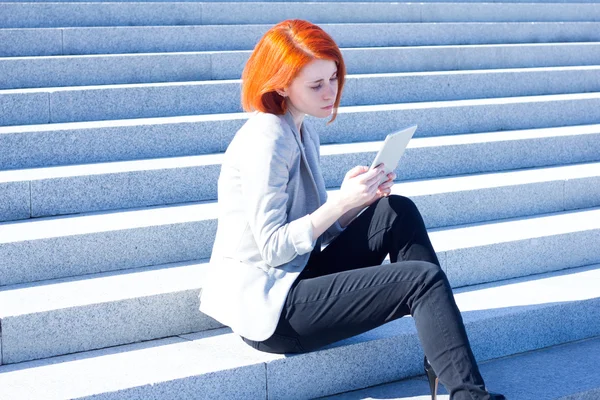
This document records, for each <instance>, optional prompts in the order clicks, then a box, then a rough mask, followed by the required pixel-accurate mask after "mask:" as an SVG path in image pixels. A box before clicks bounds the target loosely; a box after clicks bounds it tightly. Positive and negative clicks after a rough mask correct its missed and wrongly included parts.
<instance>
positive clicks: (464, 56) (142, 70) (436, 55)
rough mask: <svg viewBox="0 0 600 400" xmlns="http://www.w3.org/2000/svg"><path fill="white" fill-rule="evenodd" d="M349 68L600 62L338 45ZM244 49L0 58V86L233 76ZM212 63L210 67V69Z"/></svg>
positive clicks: (549, 52)
mask: <svg viewBox="0 0 600 400" xmlns="http://www.w3.org/2000/svg"><path fill="white" fill-rule="evenodd" d="M342 53H343V55H344V60H345V62H346V68H347V71H348V73H349V74H367V73H390V72H424V71H451V70H461V69H493V68H529V67H553V66H577V65H579V66H583V65H598V64H600V44H598V43H540V44H535V43H524V44H518V45H479V46H418V47H386V48H375V47H373V48H359V49H351V48H346V49H342ZM249 54H250V51H249V50H244V51H226V52H195V53H163V54H160V53H159V54H121V55H117V54H115V55H110V56H103V55H94V56H64V57H52V58H3V59H0V72H1V73H0V89H12V88H27V87H32V88H40V87H52V86H80V85H100V84H119V83H122V84H127V83H149V82H176V81H197V80H209V79H239V78H240V76H241V74H242V70H243V68H244V65H245V64H246V60H247V59H248V56H249ZM211 64H212V71H211Z"/></svg>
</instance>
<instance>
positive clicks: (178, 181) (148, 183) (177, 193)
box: [31, 164, 221, 217]
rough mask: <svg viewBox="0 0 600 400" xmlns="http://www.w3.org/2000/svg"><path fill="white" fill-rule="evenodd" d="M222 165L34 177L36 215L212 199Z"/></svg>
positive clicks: (33, 192)
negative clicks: (49, 177) (38, 178)
mask: <svg viewBox="0 0 600 400" xmlns="http://www.w3.org/2000/svg"><path fill="white" fill-rule="evenodd" d="M220 168H221V167H220V165H219V164H213V165H204V166H201V167H188V168H186V167H181V168H168V169H158V170H148V171H128V172H122V173H104V174H98V175H95V174H89V175H83V176H69V177H64V178H51V179H43V180H36V181H32V182H31V205H32V208H31V211H32V216H34V217H39V216H51V215H64V214H76V213H80V212H90V211H101V210H114V209H121V208H134V207H143V206H152V205H163V204H173V203H185V202H194V201H202V200H211V199H214V198H215V197H216V196H215V194H216V193H217V178H218V176H219V171H220Z"/></svg>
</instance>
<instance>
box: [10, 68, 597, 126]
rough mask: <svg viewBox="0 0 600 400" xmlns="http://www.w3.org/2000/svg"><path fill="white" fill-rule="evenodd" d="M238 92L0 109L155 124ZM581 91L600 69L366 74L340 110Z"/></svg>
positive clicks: (15, 96)
mask: <svg viewBox="0 0 600 400" xmlns="http://www.w3.org/2000/svg"><path fill="white" fill-rule="evenodd" d="M240 90H241V89H240V80H221V81H200V82H182V83H173V82H171V83H147V84H130V85H103V86H80V87H65V88H48V89H12V90H0V104H2V103H4V104H10V103H13V104H19V105H22V106H23V107H25V109H27V110H29V111H30V113H28V114H27V115H26V116H23V108H20V107H19V108H13V110H14V113H15V114H16V115H11V114H10V113H5V115H4V116H3V117H2V119H4V120H7V121H11V120H13V121H14V120H18V119H19V118H27V117H28V116H30V118H31V120H32V121H35V122H34V123H37V122H38V121H40V120H43V119H44V117H47V118H48V121H47V122H50V123H62V122H82V121H99V120H114V119H125V118H155V117H170V116H182V115H199V114H213V113H235V112H241V111H242V107H241V104H240V98H239V93H240ZM586 92H600V66H577V67H545V68H517V69H499V70H475V71H443V72H403V73H393V74H363V75H350V76H348V78H347V82H346V85H345V87H344V96H343V97H342V101H341V106H360V105H368V106H372V105H379V104H395V103H413V102H431V101H451V100H462V99H479V98H494V97H519V96H540V95H551V94H574V93H586ZM140 99H143V101H140ZM199 99H202V100H199ZM1 122H2V120H0V123H1ZM25 124H27V122H25ZM7 125H8V124H7Z"/></svg>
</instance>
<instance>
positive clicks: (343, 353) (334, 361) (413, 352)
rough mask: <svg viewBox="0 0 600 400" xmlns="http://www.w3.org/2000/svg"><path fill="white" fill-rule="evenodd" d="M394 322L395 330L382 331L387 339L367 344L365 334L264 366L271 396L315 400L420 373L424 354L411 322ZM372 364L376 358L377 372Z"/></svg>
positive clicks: (406, 320)
mask: <svg viewBox="0 0 600 400" xmlns="http://www.w3.org/2000/svg"><path fill="white" fill-rule="evenodd" d="M394 324H395V327H396V328H397V329H396V332H393V330H392V329H390V328H391V327H383V328H384V329H385V330H386V332H387V333H388V335H390V337H389V338H381V339H380V340H373V339H375V338H371V341H368V340H369V335H368V334H365V335H361V336H358V337H356V338H353V339H351V340H346V341H345V342H343V343H344V345H343V346H342V343H338V345H339V346H338V347H334V348H328V349H326V350H323V351H319V352H318V353H314V352H313V353H307V354H301V355H291V356H289V357H286V358H284V359H281V360H274V361H271V362H269V363H267V387H268V392H269V398H270V399H307V398H314V397H318V396H323V395H327V394H331V393H339V392H341V391H344V390H348V389H350V390H352V389H354V388H360V387H365V386H369V385H374V384H378V383H382V382H389V381H391V380H397V379H398V378H399V377H401V376H404V377H406V376H411V375H416V374H418V373H419V371H420V370H419V366H420V364H421V363H422V355H421V354H422V351H421V349H420V344H419V339H418V337H417V335H416V332H415V329H414V323H413V321H412V320H411V319H405V320H399V321H394ZM399 325H402V327H401V328H400V327H399ZM404 332H406V333H404ZM352 341H354V343H352ZM369 360H371V362H369ZM372 360H377V364H378V366H379V367H378V368H373V364H372ZM351 388H352V389H351Z"/></svg>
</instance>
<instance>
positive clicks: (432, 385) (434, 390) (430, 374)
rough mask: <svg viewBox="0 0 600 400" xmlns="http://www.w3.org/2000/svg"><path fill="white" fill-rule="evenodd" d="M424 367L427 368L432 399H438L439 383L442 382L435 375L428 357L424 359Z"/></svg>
mask: <svg viewBox="0 0 600 400" xmlns="http://www.w3.org/2000/svg"><path fill="white" fill-rule="evenodd" d="M423 368H424V369H425V374H426V375H427V380H428V381H429V389H430V390H431V400H436V399H437V390H438V384H439V383H440V380H439V379H438V377H437V376H436V375H435V372H434V371H433V367H432V366H431V364H429V361H428V360H427V357H425V358H424V359H423Z"/></svg>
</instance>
